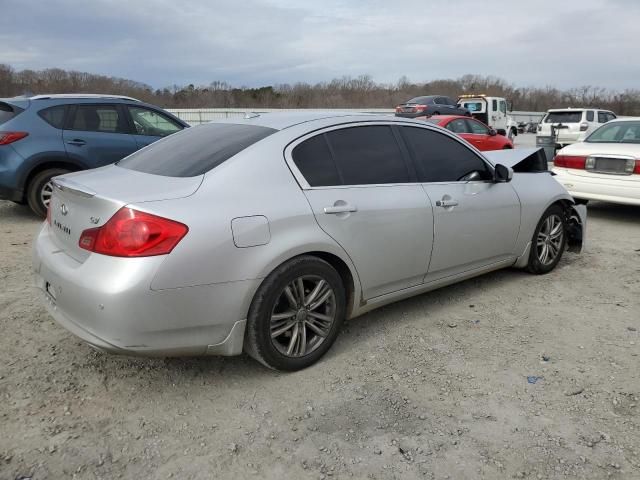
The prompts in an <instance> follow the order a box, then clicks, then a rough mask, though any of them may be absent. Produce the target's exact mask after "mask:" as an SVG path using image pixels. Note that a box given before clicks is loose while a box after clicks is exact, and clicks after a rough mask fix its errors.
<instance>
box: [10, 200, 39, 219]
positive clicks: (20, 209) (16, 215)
mask: <svg viewBox="0 0 640 480" xmlns="http://www.w3.org/2000/svg"><path fill="white" fill-rule="evenodd" d="M0 220H3V221H9V220H14V221H31V222H34V223H36V222H40V221H42V220H43V219H41V218H40V217H38V216H37V215H36V214H35V213H33V212H32V211H31V209H30V208H29V206H28V205H20V204H17V203H13V202H9V201H1V200H0Z"/></svg>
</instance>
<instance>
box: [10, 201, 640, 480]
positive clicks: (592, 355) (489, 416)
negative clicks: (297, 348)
mask: <svg viewBox="0 0 640 480" xmlns="http://www.w3.org/2000/svg"><path fill="white" fill-rule="evenodd" d="M589 214H590V225H589V242H588V249H587V251H586V252H585V253H583V254H582V255H574V254H567V255H566V256H565V258H564V259H563V261H562V262H561V264H560V266H559V268H558V269H557V270H556V271H554V272H553V273H551V274H549V275H546V276H532V275H528V274H526V273H523V272H520V271H514V270H507V271H502V272H497V273H494V274H490V275H487V276H484V277H481V278H478V279H475V280H471V281H467V282H465V283H463V284H460V285H458V286H454V287H449V288H447V289H444V290H440V291H436V292H432V293H429V294H425V295H422V296H419V297H416V298H413V299H410V300H407V301H403V302H400V303H397V304H395V305H391V306H388V307H385V308H383V309H381V310H379V311H376V312H373V313H370V314H368V315H366V316H364V317H361V318H359V319H357V320H354V321H352V322H349V324H348V325H347V326H346V327H345V328H344V331H343V332H342V334H341V336H340V337H339V338H338V341H337V343H336V345H335V346H334V348H333V349H332V350H331V351H330V352H329V354H328V355H327V356H326V357H325V359H324V360H323V361H321V362H320V363H319V364H318V365H316V366H314V367H312V368H310V369H308V370H306V371H302V372H298V373H294V374H281V373H276V372H273V371H270V370H267V369H265V368H263V367H262V366H260V365H259V364H257V363H256V362H254V361H252V360H250V359H249V358H247V357H244V356H243V357H235V358H197V359H168V360H165V359H152V360H147V359H135V358H124V357H117V356H111V355H107V354H101V353H96V352H95V351H93V350H91V349H90V348H89V347H87V346H86V345H84V344H83V343H81V342H80V341H78V340H77V339H76V338H74V337H73V336H71V335H70V334H69V333H67V332H66V331H65V330H63V329H62V328H61V327H59V326H58V325H57V324H55V323H54V322H53V321H52V320H51V318H49V317H48V315H47V314H46V313H45V311H44V309H43V308H42V307H41V306H40V305H39V304H38V302H37V301H36V300H35V295H34V292H33V291H32V290H31V289H30V243H31V239H32V237H33V235H34V233H35V232H36V230H37V228H38V226H39V223H40V222H39V221H37V220H36V219H34V218H33V217H32V216H31V214H30V213H29V212H28V210H27V209H26V208H25V207H19V206H16V205H13V204H10V203H8V202H0V258H1V259H2V260H0V263H1V264H0V284H1V285H2V288H1V289H0V332H2V336H1V337H0V366H1V367H0V398H1V401H0V432H1V435H0V478H1V479H16V478H33V479H47V478H48V479H60V478H105V479H111V478H136V479H146V478H154V479H155V478H179V479H192V478H194V479H195V478H197V479H201V478H202V479H204V478H269V479H271V478H273V479H283V478H296V479H298V478H300V479H305V478H311V479H321V478H326V479H330V478H380V479H386V478H403V479H408V478H428V479H429V478H434V479H446V478H449V479H478V478H487V479H496V478H532V479H554V478H581V479H583V478H586V479H603V478H613V479H623V478H625V479H631V478H635V479H637V478H640V415H639V412H640V398H639V397H640V368H638V367H639V361H640V357H639V356H638V353H639V352H640V332H639V330H640V208H630V207H623V206H615V205H604V204H594V205H591V206H590V208H589ZM527 377H530V378H529V379H528V378H527Z"/></svg>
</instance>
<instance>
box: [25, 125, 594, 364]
mask: <svg viewBox="0 0 640 480" xmlns="http://www.w3.org/2000/svg"><path fill="white" fill-rule="evenodd" d="M545 170H546V162H545V161H544V160H542V161H541V160H540V156H539V152H537V151H535V150H510V151H501V152H491V153H486V154H482V153H480V152H479V151H478V150H476V149H474V147H472V146H471V145H469V144H467V143H466V142H463V141H462V140H461V139H460V138H459V137H457V136H455V135H454V134H452V133H451V132H449V131H447V130H445V129H443V128H440V127H438V126H435V125H431V124H427V123H425V122H420V121H414V120H409V119H403V118H393V117H386V116H375V115H365V114H362V115H353V114H345V115H339V114H336V113H287V114H266V115H262V116H254V117H251V118H245V119H238V120H230V121H227V122H220V123H209V124H205V125H201V126H198V127H194V128H190V129H187V130H184V131H183V132H180V133H177V134H175V135H171V136H170V137H167V138H165V139H162V140H160V141H158V142H156V143H154V144H152V145H150V146H148V147H146V148H144V149H142V150H139V151H138V152H136V153H134V154H132V155H130V156H129V157H127V158H125V159H123V160H121V161H120V162H118V163H117V164H115V165H110V166H106V167H102V168H99V169H95V170H90V171H84V172H76V173H71V174H67V175H64V176H60V177H56V178H54V180H53V195H52V200H51V202H50V207H49V211H48V217H47V221H46V222H45V223H44V225H43V227H42V229H41V231H40V233H39V235H38V237H37V239H36V240H35V243H34V269H35V281H36V284H37V287H38V288H39V290H40V291H41V294H42V298H43V301H44V304H45V305H46V306H47V309H48V311H49V312H50V314H51V315H52V316H53V317H54V318H55V319H56V320H57V321H58V322H59V323H60V324H62V325H63V326H64V327H66V328H67V329H68V330H70V331H71V332H73V333H74V334H76V335H77V336H79V337H80V338H82V339H84V340H85V341H86V342H88V343H89V344H90V345H92V346H93V347H94V348H97V349H99V350H102V351H109V352H117V353H128V354H139V355H161V356H169V355H171V356H178V355H204V354H218V355H235V354H240V353H241V352H243V351H244V352H247V353H248V354H249V355H251V356H252V357H254V358H255V359H257V360H258V361H260V362H262V363H263V364H265V365H267V366H269V367H271V368H275V369H281V370H296V369H300V368H304V367H306V366H308V365H311V364H312V363H314V362H315V361H317V360H318V359H319V358H320V357H321V356H322V355H323V354H324V353H325V352H327V350H328V349H329V348H330V346H331V344H332V343H333V341H334V340H335V339H336V336H337V335H338V332H339V330H340V325H341V324H342V322H343V321H344V320H345V319H349V318H353V317H356V316H358V315H361V314H363V313H365V312H367V311H369V310H372V309H374V308H376V307H379V306H382V305H385V304H388V303H390V302H393V301H396V300H399V299H402V298H406V297H409V296H412V295H416V294H419V293H422V292H426V291H428V290H433V289H435V288H438V287H442V286H444V285H448V284H452V283H455V282H458V281H461V280H463V279H466V278H469V277H473V276H476V275H479V274H482V273H485V272H489V271H492V270H496V269H499V268H504V267H513V266H515V267H520V268H525V269H527V270H529V271H530V272H532V273H537V274H540V273H546V272H549V271H550V270H552V269H553V268H554V267H555V266H556V265H557V264H558V262H559V261H560V258H561V256H562V254H563V251H564V250H565V249H567V248H569V249H576V250H579V249H580V246H581V243H582V237H583V231H584V228H585V226H586V208H585V207H584V206H582V205H575V204H574V201H573V199H572V197H571V196H570V195H569V194H568V193H567V191H566V190H565V189H564V187H562V186H561V185H560V184H559V183H558V182H557V181H556V180H555V179H554V178H553V177H552V176H551V175H550V174H549V172H547V171H545ZM514 172H515V173H514Z"/></svg>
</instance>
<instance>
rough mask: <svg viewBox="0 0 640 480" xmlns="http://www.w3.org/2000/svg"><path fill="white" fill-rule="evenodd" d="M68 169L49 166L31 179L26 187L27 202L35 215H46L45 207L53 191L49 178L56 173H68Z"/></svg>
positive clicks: (56, 174)
mask: <svg viewBox="0 0 640 480" xmlns="http://www.w3.org/2000/svg"><path fill="white" fill-rule="evenodd" d="M70 171H71V170H67V169H64V168H49V169H47V170H43V171H42V172H40V173H38V174H36V176H35V177H33V178H32V179H31V182H30V183H29V186H28V187H27V203H28V204H29V207H31V210H33V212H34V213H35V214H36V215H39V216H41V217H45V216H46V215H47V207H48V206H49V202H50V201H51V195H52V193H53V186H52V184H51V179H52V178H53V177H56V176H58V175H64V174H65V173H69V172H70Z"/></svg>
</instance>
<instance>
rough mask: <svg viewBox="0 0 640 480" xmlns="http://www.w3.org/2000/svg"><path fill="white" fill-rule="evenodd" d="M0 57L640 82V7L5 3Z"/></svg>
mask: <svg viewBox="0 0 640 480" xmlns="http://www.w3.org/2000/svg"><path fill="white" fill-rule="evenodd" d="M2 3H3V7H2V11H3V15H2V18H0V63H9V64H11V65H12V66H14V67H15V68H18V69H22V68H33V69H41V68H50V67H59V68H65V69H74V70H82V71H90V72H94V73H102V74H106V75H115V76H120V77H126V78H131V79H134V80H139V81H142V82H145V83H148V84H151V85H153V86H154V87H162V86H166V85H172V84H187V83H195V84H208V83H210V82H211V81H214V80H223V81H227V82H229V83H231V84H234V85H246V86H258V85H266V84H275V83H294V82H297V81H306V82H311V83H314V82H318V81H325V80H329V79H331V78H334V77H339V76H342V75H352V76H355V75H360V74H370V75H371V76H373V78H374V79H375V80H377V81H383V82H394V81H396V80H397V79H398V78H399V77H401V76H402V75H407V76H408V77H409V78H410V79H412V80H415V81H421V80H430V79H435V78H451V77H458V76H461V75H463V74H465V73H478V74H483V75H496V76H499V77H502V78H504V79H506V80H508V81H510V82H512V83H515V84H518V85H539V86H543V85H554V86H558V87H570V86H578V85H599V86H605V87H609V88H633V87H636V83H635V79H636V78H637V77H638V75H639V74H640V63H638V62H633V61H631V59H633V58H634V53H635V51H634V47H633V45H634V43H635V37H636V35H637V34H636V30H637V28H636V25H637V23H638V21H640V6H639V5H640V2H636V1H632V0H613V1H606V0H565V1H563V2H557V1H550V0H539V1H538V2H534V3H532V2H497V1H492V2H488V1H484V2H478V1H476V0H455V1H452V0H447V1H445V0H428V1H427V0H402V1H395V2H390V1H388V0H386V1H382V0H371V1H368V2H353V1H346V0H345V1H340V0H327V1H323V2H317V1H301V0H296V1H294V0H242V1H236V2H220V1H207V0H200V1H186V0H185V1H183V2H175V1H173V0H172V1H169V0H136V1H131V0H129V1H125V0H94V1H92V2H81V1H71V0H49V1H48V2H46V3H43V2H40V1H37V0H2Z"/></svg>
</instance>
